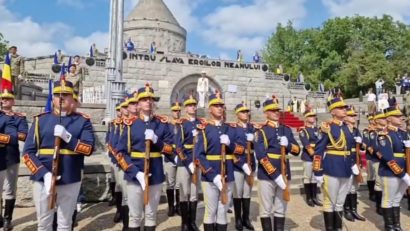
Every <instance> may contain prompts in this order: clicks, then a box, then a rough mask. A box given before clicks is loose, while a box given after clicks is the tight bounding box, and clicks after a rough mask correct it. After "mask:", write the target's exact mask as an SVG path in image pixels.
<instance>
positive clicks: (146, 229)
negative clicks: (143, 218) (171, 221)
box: [144, 226, 156, 231]
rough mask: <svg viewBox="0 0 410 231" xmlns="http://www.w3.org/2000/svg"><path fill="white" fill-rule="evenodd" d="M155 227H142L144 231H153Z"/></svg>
mask: <svg viewBox="0 0 410 231" xmlns="http://www.w3.org/2000/svg"><path fill="white" fill-rule="evenodd" d="M155 228H156V226H144V231H155Z"/></svg>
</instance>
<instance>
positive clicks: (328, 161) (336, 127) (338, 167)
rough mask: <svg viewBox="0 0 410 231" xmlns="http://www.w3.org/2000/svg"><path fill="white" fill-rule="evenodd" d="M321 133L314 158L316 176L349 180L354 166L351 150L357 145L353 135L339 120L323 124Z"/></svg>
mask: <svg viewBox="0 0 410 231" xmlns="http://www.w3.org/2000/svg"><path fill="white" fill-rule="evenodd" d="M321 131H322V137H321V139H320V140H319V141H318V143H317V144H316V147H315V156H314V157H313V162H314V163H313V170H314V173H315V175H316V176H321V175H323V174H326V175H328V176H333V177H344V178H349V177H350V176H351V175H352V169H351V168H352V166H353V162H352V157H351V150H352V148H354V147H355V144H356V142H355V140H354V136H353V133H352V132H350V130H349V128H348V126H347V125H346V124H344V123H343V122H341V121H337V120H333V121H332V122H330V123H327V122H325V123H323V124H322V126H321ZM325 153H326V155H325ZM322 170H323V171H322Z"/></svg>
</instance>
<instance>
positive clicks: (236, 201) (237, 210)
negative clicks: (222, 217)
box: [233, 198, 243, 230]
mask: <svg viewBox="0 0 410 231" xmlns="http://www.w3.org/2000/svg"><path fill="white" fill-rule="evenodd" d="M233 211H234V214H235V229H236V230H243V225H242V199H241V198H233Z"/></svg>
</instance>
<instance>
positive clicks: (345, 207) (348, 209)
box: [343, 194, 354, 222]
mask: <svg viewBox="0 0 410 231" xmlns="http://www.w3.org/2000/svg"><path fill="white" fill-rule="evenodd" d="M351 195H352V194H347V195H346V199H345V203H344V205H343V210H344V214H345V218H346V220H348V221H352V222H353V221H354V217H353V214H352V207H350V206H351V204H352V202H351Z"/></svg>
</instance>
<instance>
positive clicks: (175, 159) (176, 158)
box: [174, 156, 178, 164]
mask: <svg viewBox="0 0 410 231" xmlns="http://www.w3.org/2000/svg"><path fill="white" fill-rule="evenodd" d="M174 163H175V164H177V163H178V156H175V158H174Z"/></svg>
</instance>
